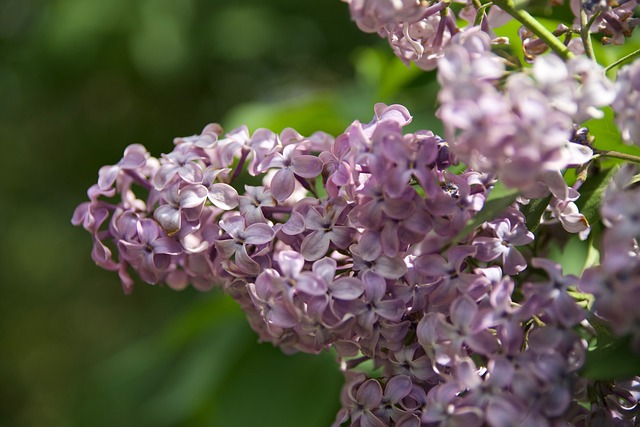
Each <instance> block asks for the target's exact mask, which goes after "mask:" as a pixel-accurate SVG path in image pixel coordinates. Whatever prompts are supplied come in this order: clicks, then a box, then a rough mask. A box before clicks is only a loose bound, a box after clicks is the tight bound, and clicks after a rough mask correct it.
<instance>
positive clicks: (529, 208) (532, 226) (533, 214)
mask: <svg viewBox="0 0 640 427" xmlns="http://www.w3.org/2000/svg"><path fill="white" fill-rule="evenodd" d="M550 201H551V196H550V195H549V196H548V197H545V198H544V199H533V200H531V201H530V202H529V204H528V205H524V206H522V207H521V208H520V210H521V211H522V213H523V214H524V216H525V218H526V220H527V228H528V229H529V231H531V232H535V231H536V230H537V229H538V226H539V225H540V220H541V219H542V215H543V214H544V211H545V209H547V206H549V202H550Z"/></svg>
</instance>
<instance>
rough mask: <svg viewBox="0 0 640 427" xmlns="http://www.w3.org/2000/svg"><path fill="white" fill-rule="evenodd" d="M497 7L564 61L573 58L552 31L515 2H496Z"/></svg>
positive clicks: (508, 0)
mask: <svg viewBox="0 0 640 427" xmlns="http://www.w3.org/2000/svg"><path fill="white" fill-rule="evenodd" d="M493 3H494V4H495V5H497V6H499V7H500V9H502V10H504V11H505V12H507V13H508V14H509V15H511V16H513V17H514V18H515V19H517V20H518V21H520V23H521V24H522V25H524V26H525V27H527V28H528V29H530V30H531V32H532V33H533V34H535V35H536V36H538V37H539V38H540V39H541V40H543V41H544V42H545V43H546V44H547V46H549V47H550V48H551V49H552V50H553V51H554V52H555V53H557V54H558V55H560V56H561V57H562V58H563V59H569V58H573V56H574V55H573V53H572V52H571V51H570V50H569V48H567V47H566V46H565V45H564V44H563V43H562V42H561V41H560V39H558V38H557V37H556V36H554V35H553V34H552V33H551V31H549V30H547V29H546V28H545V27H544V26H543V25H542V24H541V23H540V22H538V20H537V19H535V18H534V17H533V16H531V15H530V14H529V13H528V12H527V11H525V10H521V9H516V7H515V3H514V1H513V0H494V2H493Z"/></svg>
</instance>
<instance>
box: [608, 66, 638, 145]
mask: <svg viewBox="0 0 640 427" xmlns="http://www.w3.org/2000/svg"><path fill="white" fill-rule="evenodd" d="M616 92H617V96H616V99H615V100H614V101H613V104H612V105H611V106H612V107H613V110H614V111H615V112H616V124H617V125H618V128H619V129H620V133H621V134H622V139H623V141H625V142H626V143H628V144H635V145H640V61H637V60H636V61H635V62H633V63H632V64H630V65H626V66H624V67H622V68H621V69H620V71H618V78H617V80H616Z"/></svg>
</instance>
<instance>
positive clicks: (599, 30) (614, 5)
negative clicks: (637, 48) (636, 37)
mask: <svg viewBox="0 0 640 427" xmlns="http://www.w3.org/2000/svg"><path fill="white" fill-rule="evenodd" d="M637 7H638V1H637V0H614V1H612V0H571V10H572V11H573V13H574V15H575V17H576V19H575V22H574V28H575V29H579V28H580V12H581V10H582V11H584V12H585V13H586V15H587V21H593V22H592V24H591V27H590V28H589V30H590V32H591V33H593V34H600V35H602V43H603V44H616V45H620V44H623V43H624V42H625V39H626V38H627V37H630V36H631V34H632V33H633V30H634V29H635V28H636V27H637V26H638V25H639V24H640V18H638V17H636V16H634V12H635V10H636V9H637Z"/></svg>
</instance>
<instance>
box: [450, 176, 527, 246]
mask: <svg viewBox="0 0 640 427" xmlns="http://www.w3.org/2000/svg"><path fill="white" fill-rule="evenodd" d="M519 194H520V192H519V191H518V190H517V189H515V188H508V187H505V186H504V184H502V183H501V182H498V183H496V185H495V186H494V187H493V190H491V193H489V197H488V198H487V201H486V202H485V204H484V207H483V208H482V210H481V211H480V212H478V213H477V214H476V216H474V217H473V218H471V220H469V222H468V223H467V225H465V226H464V228H463V229H462V230H461V231H460V232H459V233H458V234H457V235H456V236H455V237H454V238H453V240H452V242H453V243H457V242H460V241H461V240H462V239H464V238H465V237H466V236H467V235H469V234H470V233H471V232H472V231H473V230H474V229H475V228H476V227H478V226H479V225H481V224H482V223H484V222H486V221H490V220H492V219H494V218H496V217H497V216H498V215H500V214H501V213H502V212H504V210H505V209H506V208H507V207H509V206H510V205H511V204H513V202H515V201H516V199H517V198H518V195H519Z"/></svg>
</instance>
